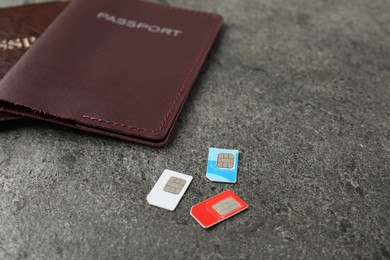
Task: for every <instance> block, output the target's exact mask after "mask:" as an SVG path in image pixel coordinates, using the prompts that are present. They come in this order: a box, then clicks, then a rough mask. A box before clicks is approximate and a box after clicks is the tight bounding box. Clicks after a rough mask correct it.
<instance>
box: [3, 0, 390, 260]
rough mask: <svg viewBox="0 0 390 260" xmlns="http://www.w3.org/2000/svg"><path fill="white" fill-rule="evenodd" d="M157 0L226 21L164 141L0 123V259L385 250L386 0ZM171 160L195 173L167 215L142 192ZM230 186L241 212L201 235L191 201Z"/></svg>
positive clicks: (389, 112) (389, 149)
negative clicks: (226, 167) (221, 154)
mask: <svg viewBox="0 0 390 260" xmlns="http://www.w3.org/2000/svg"><path fill="white" fill-rule="evenodd" d="M26 2H33V1H21V0H20V1H15V0H0V5H1V6H2V7H4V6H10V5H17V4H22V3H26ZM36 2H38V1H36ZM155 2H160V3H165V4H170V5H174V6H181V7H187V8H194V9H200V10H207V11H214V12H218V13H221V14H222V15H223V16H224V17H225V27H224V29H223V31H222V33H221V34H220V37H219V40H218V42H217V44H216V45H215V47H214V49H213V51H212V53H211V54H210V57H209V59H208V62H207V64H206V66H205V68H204V71H203V73H202V74H201V76H200V78H199V80H198V82H197V83H196V85H195V87H194V89H193V91H192V92H191V95H190V97H189V100H188V103H187V104H186V106H185V108H184V110H183V112H182V114H181V116H180V119H179V121H178V123H177V125H176V127H175V130H174V133H173V136H172V138H171V142H170V144H169V145H168V146H167V147H166V148H164V149H153V148H149V147H145V146H140V145H134V144H131V143H127V142H123V141H119V140H115V139H110V138H106V137H102V136H98V135H92V134H87V133H83V132H79V131H75V130H71V129H68V128H65V127H59V126H54V125H51V124H45V123H32V124H30V125H28V126H24V127H20V128H17V129H12V130H7V131H3V132H0V166H1V168H0V259H97V258H99V259H259V258H260V257H261V258H264V259H267V258H280V259H285V258H294V259H296V258H328V259H329V258H337V259H359V258H368V259H389V258H390V205H389V204H390V188H389V187H390V102H389V100H390V83H389V82H390V26H389V24H390V15H389V12H390V2H389V1H388V0H371V1H366V0H328V1H325V0H321V1H310V0H291V1H282V0H245V1H242V0H224V1H217V0H208V1H190V0H161V1H155ZM211 146H212V147H221V148H232V149H238V150H240V152H241V153H240V162H239V180H238V183H237V184H236V185H225V184H214V183H210V182H209V181H208V180H207V179H206V178H205V170H206V163H207V154H208V148H209V147H211ZM166 168H167V169H172V170H175V171H179V172H184V173H186V174H190V175H192V176H194V181H193V183H192V184H191V186H190V188H189V190H188V191H187V193H186V195H185V196H184V198H183V200H182V201H181V203H180V204H179V206H178V208H177V209H176V211H175V212H169V211H165V210H162V209H159V208H154V207H151V206H149V205H148V204H147V202H146V196H147V194H148V192H149V191H150V190H151V188H152V187H153V185H154V183H155V181H157V179H158V177H159V176H160V175H161V173H162V172H163V170H164V169H166ZM226 189H232V190H234V191H235V192H236V193H237V194H238V195H239V196H240V197H242V198H243V199H244V200H245V201H246V202H248V204H249V205H250V208H249V209H248V210H247V211H245V212H243V213H240V214H239V215H237V216H236V217H234V218H232V219H229V220H227V221H226V222H223V223H221V224H219V225H217V226H216V227H214V228H212V229H210V230H203V229H202V228H201V227H200V226H199V225H198V224H197V223H196V221H195V220H193V219H192V218H191V216H190V215H189V210H190V207H191V206H192V205H194V204H196V203H198V202H201V201H203V200H205V199H207V198H208V197H211V196H213V195H216V194H217V193H219V192H222V191H224V190H226Z"/></svg>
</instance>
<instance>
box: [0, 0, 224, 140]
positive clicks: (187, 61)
mask: <svg viewBox="0 0 390 260" xmlns="http://www.w3.org/2000/svg"><path fill="white" fill-rule="evenodd" d="M55 5H56V4H48V5H46V11H44V9H43V6H40V8H41V9H40V10H41V11H42V12H44V13H45V15H37V16H35V18H28V16H26V18H23V19H22V20H21V21H16V20H15V18H10V19H9V21H8V22H7V23H6V24H7V25H6V26H7V27H9V28H12V29H13V30H14V32H15V30H16V28H18V27H26V30H25V31H23V32H19V33H13V34H12V33H11V34H10V35H2V34H0V36H1V38H4V37H5V39H6V40H5V41H3V42H1V45H0V52H1V55H4V58H3V57H2V58H1V60H2V63H1V64H2V66H3V64H6V65H9V66H8V68H9V67H10V66H11V65H12V63H13V62H14V61H16V60H17V59H18V58H19V57H20V56H21V54H22V53H23V51H24V50H25V49H27V48H28V51H27V52H26V53H25V54H24V55H23V56H22V57H21V58H20V60H19V61H18V62H17V63H16V64H15V65H14V66H13V67H12V69H11V70H10V71H9V72H8V73H7V74H6V75H5V76H4V78H3V79H2V80H1V81H0V111H1V112H6V113H11V114H13V115H16V116H23V117H31V118H35V119H40V120H44V121H49V122H54V123H58V124H62V125H66V126H69V127H72V128H76V129H80V130H84V131H89V132H94V133H98V134H103V135H107V136H111V137H116V138H120V139H124V140H128V141H132V142H136V143H142V144H147V145H151V146H162V145H164V144H166V143H167V140H168V136H169V134H170V133H171V131H172V128H173V125H174V123H175V122H176V120H177V118H178V115H179V113H180V111H181V109H182V107H183V105H184V103H185V101H186V99H187V97H188V94H189V92H190V90H191V88H192V86H193V84H194V82H195V80H196V78H197V76H198V74H199V72H200V70H201V67H202V65H203V63H204V61H205V59H206V56H207V54H208V52H209V51H210V49H211V46H212V44H213V42H214V40H215V38H216V36H217V34H218V31H219V30H220V28H221V25H222V17H221V16H219V15H217V14H213V13H205V12H200V11H193V10H187V9H180V8H174V7H169V6H164V5H158V4H153V3H148V2H143V1H137V0H134V1H129V0H117V1H115V3H114V2H113V1H107V0H74V1H72V2H71V3H69V4H68V6H67V7H66V8H65V9H64V10H63V11H62V12H61V14H60V15H59V16H58V17H57V18H56V19H55V20H54V22H53V23H51V25H50V26H49V27H48V28H47V29H46V31H45V32H44V33H42V35H40V36H39V34H40V33H41V32H42V31H43V29H44V28H43V27H46V26H44V22H39V26H41V27H42V28H41V27H39V26H38V25H31V20H36V19H38V17H39V19H45V21H46V22H47V23H46V25H48V23H50V21H49V20H50V18H52V19H53V18H54V17H53V16H55V15H57V14H58V13H59V12H60V11H61V9H62V8H63V7H64V5H66V4H64V3H57V5H58V6H57V7H58V8H57V7H54V6H55ZM51 6H52V7H53V8H51ZM35 7H38V6H35ZM26 8H34V7H26ZM56 8H57V9H56ZM22 9H23V8H20V9H19V11H20V12H22V11H21V10H22ZM49 9H50V10H49ZM16 10H17V9H14V10H13V11H16ZM37 10H38V9H37ZM54 10H56V11H57V12H55V11H54ZM3 11H5V10H3ZM37 12H38V11H37ZM28 13H29V15H30V16H32V17H34V12H33V11H30V12H28ZM49 14H52V16H51V15H49ZM1 17H3V15H1ZM18 17H21V16H18ZM29 23H30V24H29ZM22 25H23V26H22ZM1 26H3V22H1ZM27 28H30V31H28V30H27ZM34 30H35V31H34ZM38 36H39V37H38ZM18 38H19V40H18ZM37 38H38V40H36V39H37ZM16 49H17V50H16ZM13 51H15V52H14V53H13ZM5 53H7V54H5ZM5 56H7V57H5ZM3 61H5V62H3ZM8 68H7V66H4V69H3V68H1V70H2V72H5V70H7V69H8Z"/></svg>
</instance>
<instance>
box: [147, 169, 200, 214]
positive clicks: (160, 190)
mask: <svg viewBox="0 0 390 260" xmlns="http://www.w3.org/2000/svg"><path fill="white" fill-rule="evenodd" d="M191 181H192V176H189V175H185V174H182V173H178V172H174V171H171V170H165V171H164V172H163V173H162V174H161V176H160V178H159V179H158V181H157V182H156V184H155V185H154V187H153V189H152V190H151V191H150V193H149V195H148V197H147V198H146V199H147V200H148V203H149V204H150V205H153V206H156V207H160V208H163V209H167V210H170V211H174V210H175V208H176V206H177V205H178V204H179V202H180V200H181V198H182V197H183V195H184V193H185V192H186V190H187V188H188V186H190V183H191Z"/></svg>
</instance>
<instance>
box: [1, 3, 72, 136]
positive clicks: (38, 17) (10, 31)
mask: <svg viewBox="0 0 390 260" xmlns="http://www.w3.org/2000/svg"><path fill="white" fill-rule="evenodd" d="M67 4H68V3H67V2H54V3H46V4H34V5H25V6H20V7H11V8H0V79H1V78H3V77H4V75H5V74H6V73H7V72H8V71H9V70H10V69H11V68H12V66H14V64H15V63H16V62H17V61H18V60H19V59H20V58H21V57H22V55H23V54H24V53H25V52H26V51H27V50H28V49H29V48H30V47H31V45H33V44H34V43H35V41H36V40H37V39H38V37H39V36H40V35H41V34H42V32H43V31H44V30H45V29H46V28H47V27H48V26H49V24H50V23H51V22H52V21H53V20H54V18H55V17H57V15H58V14H59V13H60V12H61V11H62V10H63V9H64V8H65V6H66V5H67ZM15 120H17V121H19V120H22V117H20V116H17V115H12V114H8V113H1V112H0V127H1V128H4V127H10V126H12V125H13V124H14V123H16V122H15Z"/></svg>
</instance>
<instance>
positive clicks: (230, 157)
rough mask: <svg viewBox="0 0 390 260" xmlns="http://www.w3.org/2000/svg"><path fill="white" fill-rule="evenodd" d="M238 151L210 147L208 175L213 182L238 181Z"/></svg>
mask: <svg viewBox="0 0 390 260" xmlns="http://www.w3.org/2000/svg"><path fill="white" fill-rule="evenodd" d="M237 168H238V151H237V150H228V149H218V148H210V149H209V160H208V162H207V173H206V177H207V178H208V179H209V180H210V181H213V182H225V183H236V182H237Z"/></svg>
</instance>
